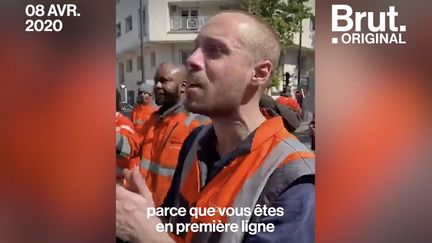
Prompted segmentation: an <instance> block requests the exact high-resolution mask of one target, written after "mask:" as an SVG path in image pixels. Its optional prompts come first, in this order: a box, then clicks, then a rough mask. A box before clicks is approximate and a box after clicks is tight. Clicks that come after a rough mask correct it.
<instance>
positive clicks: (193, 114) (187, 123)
mask: <svg viewBox="0 0 432 243" xmlns="http://www.w3.org/2000/svg"><path fill="white" fill-rule="evenodd" d="M196 116H198V114H195V113H189V115H188V117H187V118H186V120H185V121H184V122H183V124H184V125H185V126H190V124H191V123H192V121H193V120H194V119H195V117H196Z"/></svg>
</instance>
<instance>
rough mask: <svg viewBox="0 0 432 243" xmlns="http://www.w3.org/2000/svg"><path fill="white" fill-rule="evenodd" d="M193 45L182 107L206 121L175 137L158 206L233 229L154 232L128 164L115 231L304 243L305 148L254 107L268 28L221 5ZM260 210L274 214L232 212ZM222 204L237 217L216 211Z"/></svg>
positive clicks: (271, 48) (268, 63)
mask: <svg viewBox="0 0 432 243" xmlns="http://www.w3.org/2000/svg"><path fill="white" fill-rule="evenodd" d="M195 43H196V48H195V50H194V52H193V53H192V54H191V56H190V57H189V58H188V70H189V72H188V73H189V74H188V84H187V88H186V100H185V107H186V108H187V109H188V110H189V111H191V112H196V113H200V114H204V115H206V116H208V117H210V118H211V119H212V123H213V124H212V125H206V126H202V127H200V128H197V129H196V130H194V132H192V133H191V135H190V136H189V137H188V138H187V139H186V141H185V142H184V144H183V147H182V150H181V153H180V156H179V164H178V166H177V169H176V172H175V176H174V179H173V183H172V185H171V188H170V191H169V193H168V197H167V199H166V201H165V203H164V207H165V208H166V209H172V208H174V209H178V210H180V209H181V208H184V209H186V210H187V211H188V212H189V213H190V212H191V211H190V209H194V208H195V209H197V210H198V209H201V210H202V209H207V210H209V211H210V212H212V213H211V214H208V215H205V214H200V215H196V214H195V216H193V217H192V216H191V215H190V214H188V215H186V216H183V217H181V216H182V215H178V214H176V213H171V214H173V215H168V218H165V220H167V222H168V223H170V224H173V225H174V226H181V225H183V226H185V225H186V224H188V223H191V224H193V225H195V229H196V227H201V226H202V225H208V224H210V225H214V224H218V223H219V222H220V223H221V224H222V226H224V225H226V224H230V225H232V224H234V225H237V226H238V227H239V228H237V229H238V230H222V232H220V231H219V230H216V232H215V231H212V230H206V231H203V230H198V231H197V230H191V228H189V229H188V230H186V229H185V227H178V228H177V229H180V230H175V231H174V232H170V233H171V238H170V237H169V236H168V234H167V233H164V232H161V230H160V227H158V228H157V226H158V225H160V223H161V219H160V218H158V217H155V216H154V214H151V215H149V214H147V213H146V212H151V209H152V207H153V206H154V204H153V200H152V198H151V194H150V193H148V189H147V186H146V183H145V182H144V181H143V180H142V179H141V178H140V176H139V172H138V170H137V169H134V170H132V173H130V172H128V171H125V172H126V175H127V178H128V180H129V181H130V183H131V185H133V187H131V190H132V189H133V190H132V191H131V190H127V189H125V188H123V187H121V186H117V187H116V199H117V200H116V223H117V226H116V235H117V236H118V237H120V238H122V239H125V240H131V241H133V242H150V241H151V242H173V241H174V240H175V241H177V242H290V243H291V242H314V207H315V206H314V202H315V197H314V195H315V186H314V174H315V169H314V168H315V162H314V154H313V153H311V152H310V151H309V150H308V149H307V148H306V147H305V146H304V145H303V144H302V143H300V142H299V141H298V140H297V139H296V138H295V137H294V135H292V134H290V133H289V132H288V131H287V130H286V129H285V128H284V124H283V121H282V118H280V117H274V118H270V119H268V120H267V119H266V118H265V117H264V116H263V115H262V113H261V112H260V109H259V100H260V97H261V96H262V94H263V93H264V91H265V89H266V87H267V86H268V83H269V80H270V76H271V73H272V71H273V70H274V69H275V67H277V64H278V60H279V54H280V47H279V42H278V39H277V35H276V33H275V32H274V31H273V30H272V29H271V27H269V26H268V25H267V24H265V23H264V22H263V21H262V20H260V19H258V18H257V17H255V16H252V15H249V14H247V13H243V12H233V11H231V12H223V13H220V14H217V15H215V16H214V17H212V18H211V19H210V20H208V22H207V23H206V24H205V25H204V26H203V27H202V28H201V30H200V32H199V34H198V36H197V38H196V41H195ZM133 191H135V192H137V193H135V192H133ZM268 207H271V208H273V209H274V210H280V213H278V215H275V214H271V215H270V214H264V215H263V213H254V214H250V213H246V212H245V213H239V212H241V211H242V210H243V211H244V210H245V209H246V210H247V211H250V210H252V211H254V212H255V209H256V208H260V209H261V210H262V209H263V208H268ZM229 208H231V209H235V210H236V212H237V213H235V214H234V215H226V214H224V213H223V212H222V211H225V210H227V209H229ZM149 209H150V211H148V210H149ZM188 209H189V210H188ZM210 209H212V210H210ZM209 211H208V212H209ZM272 211H273V210H272ZM261 212H262V211H261ZM165 215H166V214H165ZM165 215H163V216H165ZM245 223H246V224H250V223H253V224H255V226H256V224H257V223H264V224H265V225H269V224H271V225H272V226H273V230H269V231H267V232H255V233H256V234H255V233H248V232H246V231H245V230H242V229H241V227H242V225H244V224H245ZM191 227H192V226H191ZM157 229H159V230H157Z"/></svg>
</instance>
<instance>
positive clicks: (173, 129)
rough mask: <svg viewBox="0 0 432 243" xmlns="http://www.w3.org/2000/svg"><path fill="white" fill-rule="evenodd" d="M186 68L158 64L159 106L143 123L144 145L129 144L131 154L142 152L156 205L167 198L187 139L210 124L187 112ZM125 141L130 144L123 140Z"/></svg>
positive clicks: (144, 173)
mask: <svg viewBox="0 0 432 243" xmlns="http://www.w3.org/2000/svg"><path fill="white" fill-rule="evenodd" d="M185 79H186V67H184V66H181V65H175V64H171V63H162V64H160V65H159V67H158V69H157V71H156V75H155V77H154V81H155V85H154V93H155V98H156V99H155V101H156V104H157V105H159V106H160V108H159V110H158V111H157V112H154V113H153V114H152V115H151V116H150V118H149V120H148V121H147V122H146V123H145V124H144V126H143V127H142V130H141V132H140V135H141V136H142V138H143V141H142V143H141V144H140V145H139V146H136V142H135V141H134V140H133V139H129V140H131V141H130V145H131V147H130V149H129V148H126V150H125V151H130V154H131V155H134V154H135V155H136V154H138V153H140V157H141V161H140V163H139V164H136V165H137V166H139V167H140V171H141V174H142V176H143V178H145V180H146V182H147V185H148V187H149V188H150V191H151V192H152V194H153V199H154V202H155V205H156V206H160V205H161V204H162V203H163V200H164V199H165V196H166V194H167V192H168V189H169V187H170V185H171V181H172V177H173V175H174V171H175V168H176V166H177V162H178V155H179V153H180V148H181V146H182V144H183V141H184V139H185V138H186V137H187V136H188V135H189V133H190V132H191V131H192V130H193V129H194V128H196V127H198V126H201V125H203V124H206V123H209V119H208V118H207V117H205V116H202V115H198V114H194V113H191V112H188V111H186V110H185V109H184V107H183V99H184V98H183V93H184V90H185V84H186V81H185ZM123 142H124V143H123V144H125V142H127V141H123Z"/></svg>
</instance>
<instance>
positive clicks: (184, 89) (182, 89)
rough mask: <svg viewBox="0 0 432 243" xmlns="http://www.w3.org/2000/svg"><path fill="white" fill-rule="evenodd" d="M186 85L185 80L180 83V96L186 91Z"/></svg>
mask: <svg viewBox="0 0 432 243" xmlns="http://www.w3.org/2000/svg"><path fill="white" fill-rule="evenodd" d="M186 84H187V81H186V80H183V81H182V82H181V84H180V93H181V94H183V93H184V92H185V91H186Z"/></svg>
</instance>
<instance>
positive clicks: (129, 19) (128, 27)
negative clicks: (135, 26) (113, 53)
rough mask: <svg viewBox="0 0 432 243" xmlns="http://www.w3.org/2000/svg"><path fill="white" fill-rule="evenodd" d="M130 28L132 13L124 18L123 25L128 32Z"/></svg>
mask: <svg viewBox="0 0 432 243" xmlns="http://www.w3.org/2000/svg"><path fill="white" fill-rule="evenodd" d="M131 30H132V15H129V17H127V18H126V26H125V32H126V33H127V32H129V31H131Z"/></svg>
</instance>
